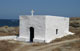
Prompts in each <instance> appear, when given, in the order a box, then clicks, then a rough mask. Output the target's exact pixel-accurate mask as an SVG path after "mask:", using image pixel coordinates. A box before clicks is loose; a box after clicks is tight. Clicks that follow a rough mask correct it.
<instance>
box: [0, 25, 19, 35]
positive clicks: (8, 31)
mask: <svg viewBox="0 0 80 51" xmlns="http://www.w3.org/2000/svg"><path fill="white" fill-rule="evenodd" d="M18 34H19V27H8V26H3V27H0V36H9V35H18Z"/></svg>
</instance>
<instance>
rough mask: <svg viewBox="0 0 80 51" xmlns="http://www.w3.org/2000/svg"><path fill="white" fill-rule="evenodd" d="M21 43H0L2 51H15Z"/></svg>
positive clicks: (0, 50) (3, 41)
mask: <svg viewBox="0 0 80 51" xmlns="http://www.w3.org/2000/svg"><path fill="white" fill-rule="evenodd" d="M18 45H19V43H16V44H15V43H9V42H8V41H5V40H2V41H0V51H12V50H14V49H15V48H16V47H17V46H18Z"/></svg>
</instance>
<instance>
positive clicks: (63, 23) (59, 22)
mask: <svg viewBox="0 0 80 51" xmlns="http://www.w3.org/2000/svg"><path fill="white" fill-rule="evenodd" d="M56 29H58V34H56ZM68 31H69V18H67V17H60V16H47V17H46V36H45V37H46V38H45V39H46V40H45V41H46V42H50V41H52V40H54V39H56V38H60V37H63V36H65V35H68V34H67V33H66V32H68Z"/></svg>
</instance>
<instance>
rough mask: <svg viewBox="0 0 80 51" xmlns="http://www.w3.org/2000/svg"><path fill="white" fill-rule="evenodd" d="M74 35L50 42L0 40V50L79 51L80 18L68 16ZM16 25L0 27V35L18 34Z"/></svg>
mask: <svg viewBox="0 0 80 51" xmlns="http://www.w3.org/2000/svg"><path fill="white" fill-rule="evenodd" d="M70 31H71V32H73V33H75V34H74V35H68V36H64V37H62V38H58V39H55V40H54V41H52V42H51V43H48V44H45V43H25V42H20V41H14V40H3V41H0V51H80V18H79V17H77V18H70ZM18 34H19V28H18V27H8V26H3V27H0V36H9V35H18Z"/></svg>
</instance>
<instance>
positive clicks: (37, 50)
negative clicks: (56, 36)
mask: <svg viewBox="0 0 80 51" xmlns="http://www.w3.org/2000/svg"><path fill="white" fill-rule="evenodd" d="M79 40H80V38H79V39H72V40H66V41H62V42H57V43H50V44H47V45H44V46H35V47H34V46H26V45H22V47H20V48H19V49H18V50H17V51H51V50H52V49H55V48H57V47H60V46H62V45H64V44H66V43H71V42H75V41H79Z"/></svg>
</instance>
